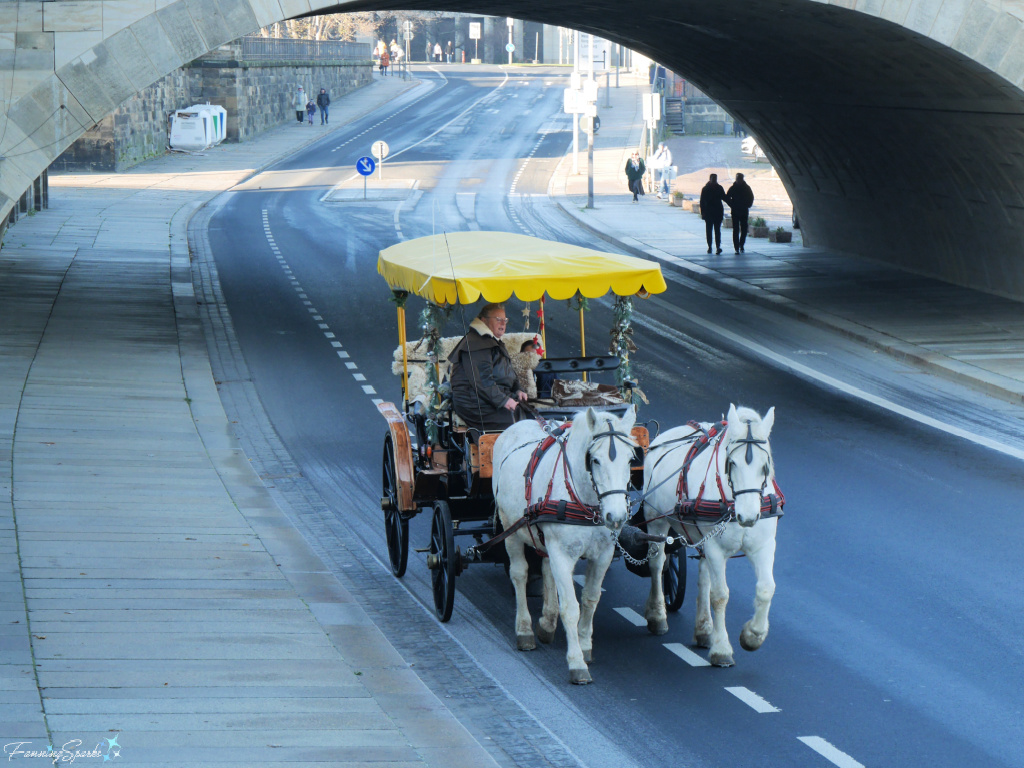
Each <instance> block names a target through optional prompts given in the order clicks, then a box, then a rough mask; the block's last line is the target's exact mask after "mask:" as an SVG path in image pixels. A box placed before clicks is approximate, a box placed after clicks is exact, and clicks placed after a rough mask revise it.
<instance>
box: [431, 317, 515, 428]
mask: <svg viewBox="0 0 1024 768" xmlns="http://www.w3.org/2000/svg"><path fill="white" fill-rule="evenodd" d="M507 325H508V318H507V317H506V316H505V306H504V305H503V304H487V305H486V306H484V307H483V309H481V310H480V313H479V314H478V315H477V316H476V319H475V320H473V322H472V323H470V325H469V332H468V333H467V334H466V335H465V336H464V337H463V338H462V340H461V341H460V342H459V343H458V344H457V345H456V346H455V349H453V350H452V353H451V355H449V358H448V359H449V360H451V362H452V369H451V375H450V377H449V379H450V381H451V385H452V404H453V406H454V408H455V412H456V413H457V414H458V415H459V416H461V417H462V420H463V421H465V422H466V424H467V425H468V426H470V427H474V428H476V429H480V430H501V429H505V427H509V426H511V425H512V423H513V422H514V421H515V416H514V413H515V410H516V408H517V407H518V406H519V403H521V402H524V401H525V400H526V392H524V391H523V390H522V389H521V388H520V387H519V381H518V379H517V378H516V372H515V369H514V368H513V367H512V360H511V359H510V358H509V354H508V350H507V349H505V344H504V343H503V342H502V340H501V337H502V336H504V335H505V328H506V326H507Z"/></svg>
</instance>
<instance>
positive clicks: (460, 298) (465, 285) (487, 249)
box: [377, 232, 667, 304]
mask: <svg viewBox="0 0 1024 768" xmlns="http://www.w3.org/2000/svg"><path fill="white" fill-rule="evenodd" d="M377 271H378V272H379V273H380V274H381V275H382V276H383V277H384V279H385V280H386V281H387V282H388V284H389V285H390V286H391V287H392V288H393V289H397V290H405V291H409V292H410V293H415V294H416V295H417V296H421V297H422V298H425V299H427V300H429V301H433V302H435V303H438V304H444V303H448V304H454V303H462V304H471V303H473V302H475V301H477V300H478V299H479V298H480V297H481V296H483V298H484V299H486V300H487V301H489V302H502V301H506V300H508V298H509V297H511V296H512V294H513V293H514V294H515V295H516V296H517V297H518V298H519V299H521V300H522V301H536V300H537V299H539V298H540V297H541V296H543V295H544V294H545V293H546V294H547V295H548V296H550V297H551V298H553V299H568V298H571V297H573V296H575V295H576V293H577V292H579V293H580V294H582V295H583V296H586V297H587V298H591V299H594V298H599V297H601V296H604V295H605V294H607V293H608V292H609V291H612V292H613V293H615V294H617V295H619V296H633V295H635V294H637V293H639V292H640V291H641V290H646V291H647V292H648V293H661V292H662V291H664V290H666V288H667V286H666V284H665V278H664V276H663V275H662V274H661V267H660V265H659V264H658V263H657V262H654V261H648V260H646V259H640V258H636V257H634V256H622V255H619V254H613V253H606V252H604V251H596V250H593V249H590V248H582V247H579V246H574V245H569V244H566V243H559V242H555V241H551V240H542V239H540V238H536V237H529V236H527V235H516V234H511V233H507V232H451V233H447V234H444V235H431V236H428V237H421V238H418V239H416V240H408V241H406V242H404V243H399V244H397V245H393V246H391V247H390V248H386V249H384V250H382V251H381V252H380V257H379V258H378V260H377Z"/></svg>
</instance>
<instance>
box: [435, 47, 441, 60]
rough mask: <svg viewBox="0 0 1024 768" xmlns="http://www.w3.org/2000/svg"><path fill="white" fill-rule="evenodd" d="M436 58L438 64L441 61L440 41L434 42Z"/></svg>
mask: <svg viewBox="0 0 1024 768" xmlns="http://www.w3.org/2000/svg"><path fill="white" fill-rule="evenodd" d="M434 60H435V61H436V62H437V63H438V64H440V63H441V44H440V43H434Z"/></svg>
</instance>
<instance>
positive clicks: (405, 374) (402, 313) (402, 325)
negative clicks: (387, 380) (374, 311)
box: [398, 307, 409, 399]
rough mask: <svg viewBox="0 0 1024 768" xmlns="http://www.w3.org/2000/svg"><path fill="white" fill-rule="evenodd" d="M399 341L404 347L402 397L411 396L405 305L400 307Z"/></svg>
mask: <svg viewBox="0 0 1024 768" xmlns="http://www.w3.org/2000/svg"><path fill="white" fill-rule="evenodd" d="M398 343H399V345H400V346H401V348H402V398H403V399H407V398H408V396H409V350H408V349H407V348H406V339H405V307H399V308H398Z"/></svg>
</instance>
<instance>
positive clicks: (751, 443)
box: [725, 421, 772, 501]
mask: <svg viewBox="0 0 1024 768" xmlns="http://www.w3.org/2000/svg"><path fill="white" fill-rule="evenodd" d="M767 444H768V441H767V440H761V439H759V438H756V437H753V435H752V434H751V429H750V422H749V421H748V422H747V436H746V437H743V438H740V439H738V440H735V441H733V444H732V445H731V446H730V447H729V450H728V452H727V453H726V454H725V477H726V480H728V482H729V490H730V491H732V498H733V500H734V501H735V499H736V498H737V497H738V496H741V495H742V494H744V493H756V494H757V495H758V498H763V497H764V489H765V488H766V487H767V486H768V476H769V475H770V474H771V464H772V455H771V453H769V452H768V449H767V448H765V446H766V445H767ZM743 446H746V453H745V454H744V456H743V460H744V461H745V462H746V464H747V466H750V464H752V463H753V461H754V448H755V447H756V448H758V449H759V450H761V451H764V454H765V457H766V458H767V461H766V462H765V464H764V479H763V480H762V481H761V485H760V487H758V488H742V489H740V490H738V491H737V490H736V489H735V488H734V487H733V484H732V468H733V467H734V466H736V462H735V460H734V459H733V454H734V453H735V452H736V451H738V450H739V449H740V448H742V447H743Z"/></svg>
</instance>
